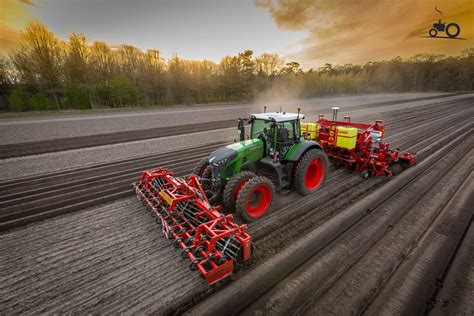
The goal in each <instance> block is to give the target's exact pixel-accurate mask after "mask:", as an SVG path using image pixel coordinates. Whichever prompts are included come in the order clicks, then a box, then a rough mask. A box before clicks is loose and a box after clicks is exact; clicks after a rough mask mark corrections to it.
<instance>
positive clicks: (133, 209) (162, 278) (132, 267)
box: [0, 118, 462, 313]
mask: <svg viewBox="0 0 474 316" xmlns="http://www.w3.org/2000/svg"><path fill="white" fill-rule="evenodd" d="M447 120H448V118H447ZM458 122H459V124H461V123H462V122H461V121H458ZM442 123H445V122H440V124H439V125H436V126H438V127H439V126H441V125H442ZM426 131H427V132H430V133H434V134H437V133H438V130H437V129H436V128H435V127H429V128H428V129H426V130H425V132H426ZM447 136H450V135H447ZM405 137H406V139H409V138H410V137H411V136H410V135H405ZM450 137H451V136H450ZM438 138H439V136H438ZM426 140H427V139H425V140H423V141H421V142H420V144H421V143H424V145H425V146H428V145H429V144H427V143H426ZM431 141H432V140H431ZM436 146H440V144H436ZM436 146H435V147H436ZM428 147H429V146H428ZM420 148H421V147H420ZM422 159H423V158H422ZM337 174H339V176H338V177H344V178H347V180H350V179H357V180H358V181H359V177H358V176H357V175H350V174H347V173H346V172H344V170H338V171H337ZM341 179H342V178H341ZM377 179H382V180H383V181H385V178H383V177H382V178H375V179H371V180H369V181H378V180H377ZM382 180H381V181H382ZM334 185H335V186H336V185H337V181H335V182H334ZM356 188H357V189H358V186H356ZM348 189H349V190H351V191H350V192H352V191H353V190H354V188H348ZM362 191H363V190H362ZM363 193H364V192H362V193H357V194H356V193H354V196H352V197H351V196H348V197H347V200H346V201H351V199H353V198H355V199H357V198H360V196H358V195H359V194H363ZM352 201H353V200H352ZM298 206H299V204H298ZM286 215H287V214H285V212H280V213H279V215H278V216H281V218H285V216H286ZM264 222H265V221H262V223H264ZM258 227H259V225H251V230H252V231H253V233H257V232H258ZM273 229H274V230H277V229H279V227H278V226H275V227H274V228H273ZM18 234H22V235H23V236H24V238H23V237H22V238H21V239H19V238H18ZM0 238H1V240H2V243H0V251H2V253H5V252H7V253H8V252H9V253H10V254H12V255H11V256H7V257H5V258H6V259H5V261H2V260H1V259H0V265H1V267H2V271H3V270H4V269H3V268H4V267H5V270H4V271H6V272H7V273H15V274H14V275H12V276H11V278H9V279H5V280H6V281H7V282H8V283H5V286H4V287H3V286H2V287H0V291H2V292H0V293H1V294H5V295H2V296H3V297H7V298H8V301H6V302H5V304H4V303H3V301H2V304H1V305H2V306H3V307H5V310H6V311H12V310H14V309H12V306H14V307H15V308H18V310H20V311H25V312H26V311H28V312H40V311H43V312H46V311H60V312H65V311H78V310H84V309H87V308H90V311H94V310H95V311H97V310H100V311H104V312H111V313H112V312H125V311H132V310H135V311H137V312H138V311H141V310H143V309H147V310H149V311H156V310H165V311H166V310H168V311H173V310H176V309H178V308H179V306H180V305H183V304H184V306H186V304H192V302H193V301H194V300H197V299H200V298H201V297H203V296H207V295H209V294H210V293H212V291H213V288H209V287H207V286H206V285H204V283H203V282H202V280H201V279H200V278H199V275H198V274H197V273H191V272H189V271H188V269H187V263H188V262H187V261H180V260H179V259H178V258H177V256H178V254H177V253H176V251H174V250H173V248H172V246H171V245H170V243H168V242H166V241H164V240H162V239H161V232H160V231H159V228H158V226H156V224H154V223H152V221H151V218H148V217H146V214H145V212H144V211H143V209H142V206H141V205H140V204H139V203H135V202H134V201H133V200H129V199H127V200H122V201H119V202H117V203H114V204H111V205H107V206H104V207H103V208H100V209H95V210H89V211H85V212H81V213H76V214H72V215H68V216H64V217H59V218H57V219H53V220H50V221H45V222H42V223H39V224H36V225H31V226H30V227H25V229H19V230H13V231H9V232H7V233H6V234H3V235H1V236H0ZM4 241H5V243H4ZM257 241H258V239H257ZM12 249H14V251H12ZM39 249H41V250H39ZM2 258H3V257H2ZM263 259H264V258H262V260H263ZM17 260H18V261H17ZM43 262H44V265H43V264H41V263H43ZM37 263H39V264H37ZM257 263H258V261H257ZM15 266H16V267H20V269H18V271H15V268H13V267H15ZM49 267H51V268H49ZM251 268H253V266H251ZM245 273H246V271H245V270H244V271H242V273H238V274H237V275H236V278H238V277H240V276H242V275H243V274H245ZM6 275H7V274H5V276H6ZM3 278H4V275H2V280H3ZM158 280H159V282H160V283H157V282H158ZM2 284H3V282H2ZM29 286H30V287H31V286H33V287H34V288H35V289H37V292H29V291H26V290H25V289H27V288H28V287H29ZM10 292H13V293H14V294H13V295H8V293H10ZM157 297H158V298H159V299H157Z"/></svg>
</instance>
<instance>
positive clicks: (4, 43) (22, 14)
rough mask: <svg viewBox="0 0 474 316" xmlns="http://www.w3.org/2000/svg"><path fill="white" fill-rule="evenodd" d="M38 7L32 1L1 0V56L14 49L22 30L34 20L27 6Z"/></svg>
mask: <svg viewBox="0 0 474 316" xmlns="http://www.w3.org/2000/svg"><path fill="white" fill-rule="evenodd" d="M30 5H31V6H38V5H37V4H35V3H34V2H33V1H30V0H0V8H1V10H0V55H5V54H7V52H8V51H9V50H10V49H12V48H14V47H15V46H16V45H17V44H18V41H19V39H20V30H21V29H22V28H23V27H25V25H26V23H28V21H30V20H31V19H32V17H33V16H32V14H31V12H30V11H29V8H28V7H27V6H30Z"/></svg>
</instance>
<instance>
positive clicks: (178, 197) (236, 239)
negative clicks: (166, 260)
mask: <svg viewBox="0 0 474 316" xmlns="http://www.w3.org/2000/svg"><path fill="white" fill-rule="evenodd" d="M134 187H135V190H136V194H137V196H138V198H139V199H140V200H141V201H142V202H143V203H144V204H145V205H146V206H147V207H148V208H149V209H150V211H151V214H152V216H153V217H155V220H156V222H157V223H159V224H161V227H162V231H163V234H164V235H165V237H166V238H168V239H172V240H173V243H174V245H175V246H176V247H177V248H181V254H182V256H183V257H187V258H189V260H190V261H191V263H190V268H191V270H196V269H197V270H199V272H200V273H201V274H202V276H203V277H204V278H205V279H206V280H207V282H208V284H212V283H214V282H216V281H218V280H220V279H222V278H224V277H226V276H229V275H230V274H231V273H232V271H233V265H234V261H235V262H238V261H246V260H248V259H249V258H250V246H251V237H250V236H249V235H248V234H247V231H246V226H245V225H242V226H238V225H237V224H235V223H234V222H233V218H232V215H223V214H221V213H220V212H219V210H220V208H221V207H220V206H219V207H212V206H211V205H210V204H209V201H208V199H207V197H206V195H205V193H204V191H203V189H202V187H201V185H200V183H199V181H198V177H197V176H190V177H188V178H186V179H183V178H177V177H173V173H172V172H170V171H168V170H166V169H164V168H160V169H157V170H154V171H145V172H143V173H142V175H141V178H140V181H138V182H136V183H134Z"/></svg>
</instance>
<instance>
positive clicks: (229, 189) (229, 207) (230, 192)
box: [224, 171, 257, 213]
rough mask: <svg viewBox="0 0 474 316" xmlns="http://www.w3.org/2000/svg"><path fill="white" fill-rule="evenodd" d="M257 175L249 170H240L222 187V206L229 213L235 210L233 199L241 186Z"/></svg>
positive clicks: (235, 198) (235, 199)
mask: <svg viewBox="0 0 474 316" xmlns="http://www.w3.org/2000/svg"><path fill="white" fill-rule="evenodd" d="M256 176H257V175H256V174H255V173H253V172H251V171H242V172H239V173H237V174H236V175H235V176H233V177H232V178H231V179H230V180H229V182H227V184H226V186H225V189H224V207H225V210H226V211H228V212H229V213H234V212H235V201H237V197H238V196H239V192H240V190H241V189H242V187H243V186H244V185H245V184H246V183H247V182H248V181H249V180H250V179H252V178H253V177H256Z"/></svg>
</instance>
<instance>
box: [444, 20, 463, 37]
mask: <svg viewBox="0 0 474 316" xmlns="http://www.w3.org/2000/svg"><path fill="white" fill-rule="evenodd" d="M450 28H455V29H456V31H455V32H454V33H451V32H450V31H449V29H450ZM459 33H461V28H460V27H459V25H457V24H456V23H449V24H448V25H446V35H448V36H449V37H450V38H456V37H457V36H458V35H459Z"/></svg>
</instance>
